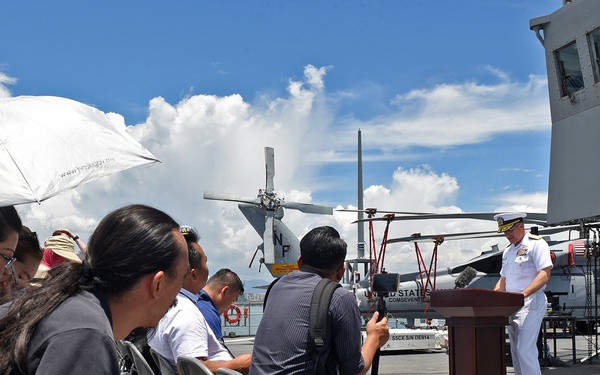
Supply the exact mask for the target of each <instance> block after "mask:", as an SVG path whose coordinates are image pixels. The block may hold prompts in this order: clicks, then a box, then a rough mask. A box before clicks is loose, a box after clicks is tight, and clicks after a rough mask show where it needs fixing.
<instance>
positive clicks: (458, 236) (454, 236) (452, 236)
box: [386, 225, 578, 244]
mask: <svg viewBox="0 0 600 375" xmlns="http://www.w3.org/2000/svg"><path fill="white" fill-rule="evenodd" d="M577 229H578V226H577V225H569V226H564V227H557V228H545V229H539V230H538V233H539V235H550V234H555V233H560V232H566V231H568V230H577ZM526 230H527V231H529V230H531V228H529V229H526ZM439 237H442V238H444V239H446V240H449V241H450V240H452V241H454V240H469V239H478V238H493V237H504V233H498V232H497V231H489V232H464V233H448V234H428V235H423V236H410V237H400V238H390V239H388V240H387V241H386V243H388V244H390V243H397V242H429V241H435V239H436V238H439Z"/></svg>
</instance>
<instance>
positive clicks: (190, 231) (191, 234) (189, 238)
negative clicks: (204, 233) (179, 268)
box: [179, 225, 202, 269]
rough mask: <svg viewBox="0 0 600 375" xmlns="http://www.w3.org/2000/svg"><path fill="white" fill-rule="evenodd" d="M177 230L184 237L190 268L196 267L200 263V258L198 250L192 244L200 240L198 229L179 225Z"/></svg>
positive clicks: (198, 266)
mask: <svg viewBox="0 0 600 375" xmlns="http://www.w3.org/2000/svg"><path fill="white" fill-rule="evenodd" d="M179 231H180V232H181V234H182V235H183V238H185V242H186V244H187V247H188V262H189V263H190V268H194V269H198V268H200V265H201V263H202V259H201V256H200V253H199V252H198V250H196V249H195V248H194V244H195V243H198V241H199V240H200V235H199V234H198V231H197V230H196V229H194V228H192V227H189V226H187V225H182V226H181V227H179Z"/></svg>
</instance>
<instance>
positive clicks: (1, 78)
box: [0, 72, 17, 99]
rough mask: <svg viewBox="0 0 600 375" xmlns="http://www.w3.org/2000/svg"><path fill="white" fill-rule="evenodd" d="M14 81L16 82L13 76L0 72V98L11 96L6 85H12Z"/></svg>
mask: <svg viewBox="0 0 600 375" xmlns="http://www.w3.org/2000/svg"><path fill="white" fill-rule="evenodd" d="M15 83H17V80H16V79H15V78H12V77H9V76H8V75H6V74H5V73H2V72H0V99H2V98H10V97H11V96H12V95H11V94H10V90H9V89H8V87H6V85H14V84H15Z"/></svg>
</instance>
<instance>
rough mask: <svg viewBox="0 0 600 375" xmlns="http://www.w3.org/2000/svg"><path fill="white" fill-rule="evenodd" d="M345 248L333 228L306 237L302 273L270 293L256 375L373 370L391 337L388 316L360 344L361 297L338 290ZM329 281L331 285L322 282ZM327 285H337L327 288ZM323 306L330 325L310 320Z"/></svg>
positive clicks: (257, 349) (258, 338) (258, 335)
mask: <svg viewBox="0 0 600 375" xmlns="http://www.w3.org/2000/svg"><path fill="white" fill-rule="evenodd" d="M346 248H347V245H346V242H345V241H344V240H342V239H341V238H340V235H339V233H338V232H337V231H336V230H335V229H334V228H332V227H327V226H323V227H318V228H315V229H313V230H311V231H310V232H308V233H307V234H306V235H305V236H304V237H303V238H302V240H301V241H300V257H299V258H298V267H299V268H300V270H299V271H293V272H292V273H290V274H289V275H286V276H283V277H282V278H280V279H279V280H278V281H277V282H276V283H274V284H272V287H271V288H270V290H269V291H268V292H267V293H268V294H267V298H266V301H265V310H264V314H263V317H262V319H261V322H260V325H259V326H258V330H257V332H256V336H255V339H254V348H253V352H252V363H251V366H250V374H251V375H263V374H269V375H275V374H281V375H283V374H286V375H289V374H309V373H315V374H338V373H339V374H346V375H357V374H365V373H366V372H367V371H368V370H369V368H370V367H371V363H372V361H373V358H374V356H375V352H376V351H377V349H378V348H380V347H381V346H383V345H384V344H385V343H386V342H387V340H388V338H389V329H388V326H387V318H385V317H384V318H383V319H381V320H380V321H379V322H378V321H377V318H378V313H374V315H373V317H372V318H371V320H370V321H369V323H368V324H367V328H366V330H367V338H366V339H365V342H364V344H362V346H361V317H360V310H359V309H358V305H357V302H356V298H355V296H354V295H353V294H352V292H350V291H349V290H346V289H343V288H336V286H339V284H338V283H339V281H340V280H341V279H342V276H343V274H344V259H345V258H346ZM324 279H325V280H330V281H331V283H328V282H321V280H324ZM320 282H321V283H320ZM319 284H320V285H319ZM327 284H333V286H332V287H330V288H328V287H327ZM317 285H319V287H318V288H317ZM321 286H325V288H324V289H323V291H326V290H327V289H330V290H331V291H333V293H332V295H331V297H329V295H328V294H327V293H325V292H323V293H321V292H322V288H321ZM315 289H317V291H318V292H317V293H314V292H315ZM313 293H314V294H315V295H316V298H314V299H313ZM329 298H330V300H329ZM311 305H313V308H312V309H311ZM319 306H328V308H327V310H326V316H327V317H326V319H325V320H326V321H325V322H319V321H318V320H319V319H316V320H317V322H316V323H315V319H313V320H312V322H311V319H310V316H311V315H313V314H314V315H315V316H318V315H319V313H320V312H321V311H319V310H320V309H319V308H318V307H319ZM323 315H325V314H323ZM323 323H324V324H323ZM323 325H324V327H323ZM309 331H310V332H309ZM321 331H322V332H321Z"/></svg>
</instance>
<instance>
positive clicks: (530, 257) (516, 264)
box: [494, 212, 552, 375]
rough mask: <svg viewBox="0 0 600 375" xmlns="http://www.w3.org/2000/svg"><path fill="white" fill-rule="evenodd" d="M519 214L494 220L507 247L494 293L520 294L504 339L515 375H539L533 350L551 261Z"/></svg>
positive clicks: (543, 242) (535, 354)
mask: <svg viewBox="0 0 600 375" xmlns="http://www.w3.org/2000/svg"><path fill="white" fill-rule="evenodd" d="M525 216H527V214H524V213H521V212H514V213H503V214H498V215H496V216H494V219H495V220H497V221H498V232H499V233H504V235H505V237H506V239H507V240H508V242H510V245H509V246H508V247H507V248H506V249H505V250H504V253H503V255H502V269H501V270H500V280H498V283H497V284H496V287H495V288H494V290H500V291H503V292H514V293H522V294H523V296H524V297H525V301H524V305H523V307H522V308H520V309H519V311H517V312H516V313H514V314H513V315H511V316H510V318H509V325H508V338H509V340H510V351H511V355H512V361H513V367H514V369H515V375H535V374H538V375H541V373H542V372H541V369H540V364H539V361H538V350H537V346H536V342H537V338H538V334H539V332H540V327H541V324H542V320H543V318H544V314H545V313H546V295H545V294H544V288H545V287H546V283H547V282H548V280H550V271H551V270H552V260H551V258H550V249H549V248H548V244H547V243H546V241H544V240H543V239H542V238H541V237H540V236H535V235H532V234H530V233H527V231H526V230H525V225H524V223H523V218H524V217H525Z"/></svg>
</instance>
